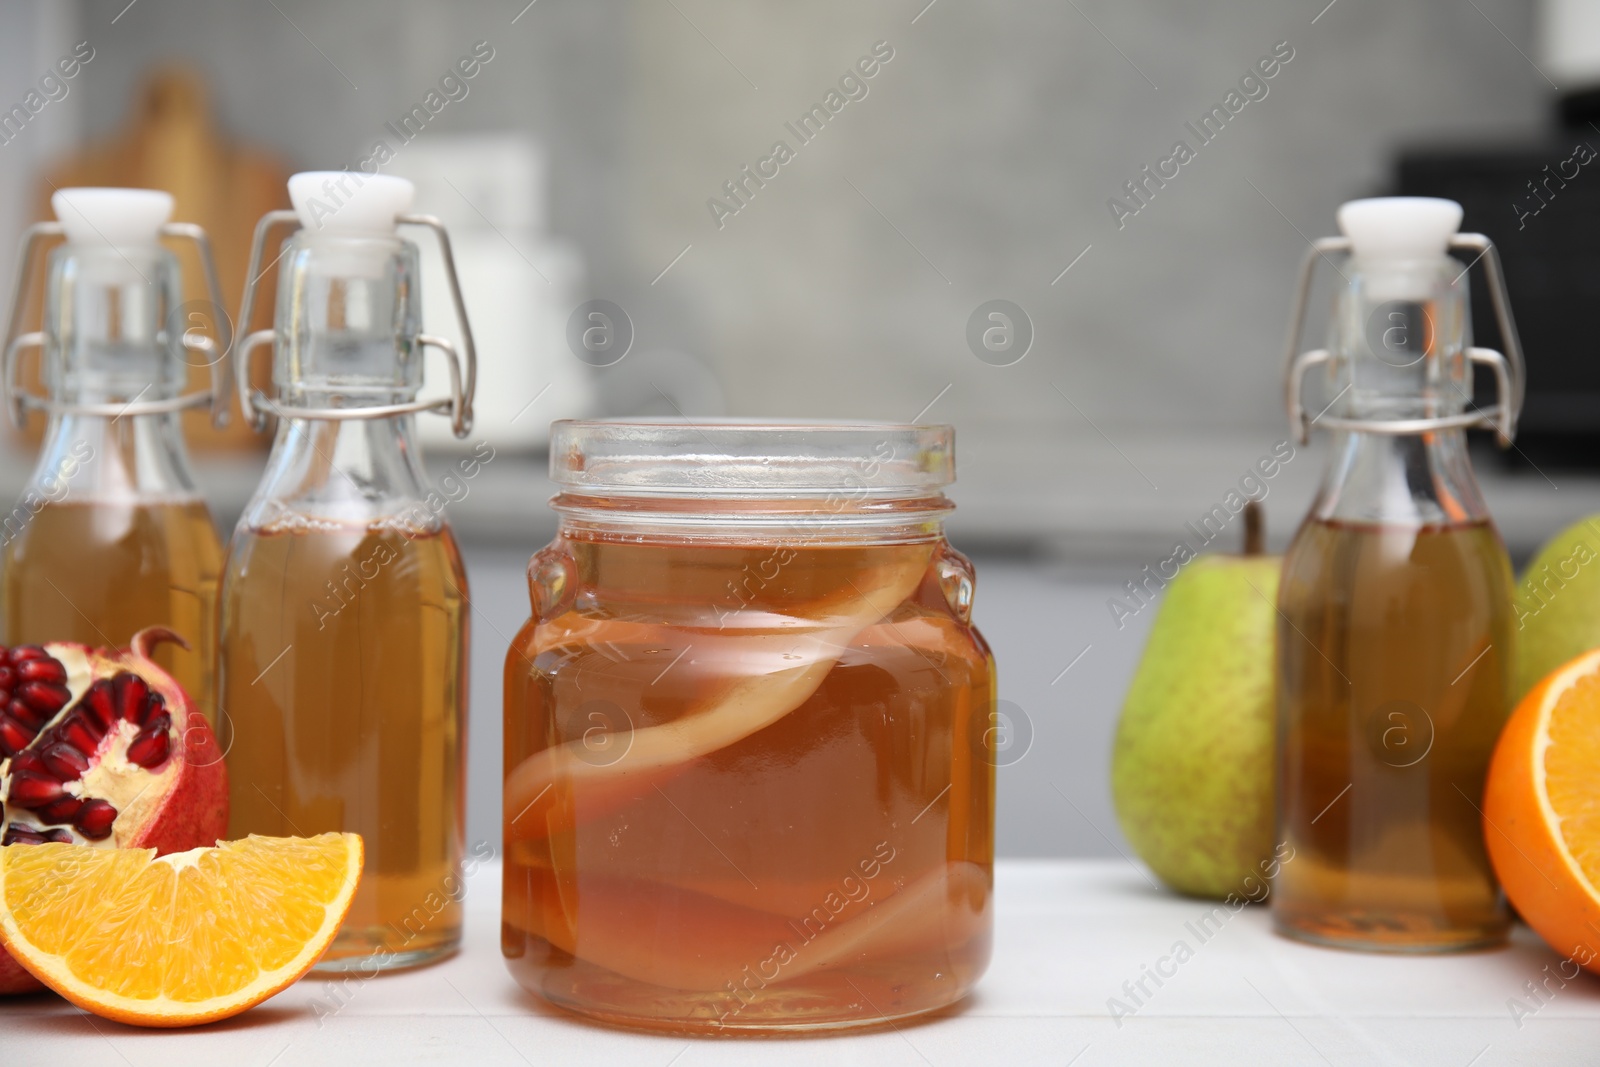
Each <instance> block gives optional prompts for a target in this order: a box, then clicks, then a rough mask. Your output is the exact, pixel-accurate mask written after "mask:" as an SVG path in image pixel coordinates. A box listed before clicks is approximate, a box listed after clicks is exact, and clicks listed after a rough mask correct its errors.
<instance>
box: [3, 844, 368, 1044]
mask: <svg viewBox="0 0 1600 1067" xmlns="http://www.w3.org/2000/svg"><path fill="white" fill-rule="evenodd" d="M361 861H362V846H361V838H360V837H359V836H357V835H356V834H322V835H320V836H318V837H309V838H308V837H257V836H254V835H252V836H250V837H247V838H245V839H244V840H242V841H227V842H222V843H220V844H218V845H217V846H216V847H215V848H197V849H193V850H192V851H189V852H174V853H169V854H167V855H165V856H161V857H160V858H157V856H156V853H155V850H154V849H148V848H133V849H105V848H93V847H90V846H87V845H59V844H45V845H11V846H9V847H5V848H0V942H4V944H5V947H6V949H7V950H9V951H10V953H11V955H12V956H14V957H16V959H17V961H18V962H19V963H21V964H22V965H23V966H24V967H26V968H27V969H28V971H30V972H31V973H32V974H33V975H34V977H36V978H38V979H39V980H40V981H41V982H43V983H45V985H48V986H49V987H50V988H51V989H54V990H55V991H56V992H57V993H60V994H61V995H62V996H64V997H66V998H67V999H68V1000H70V1001H72V1002H73V1003H74V1004H76V1005H78V1006H79V1007H80V1008H83V1009H85V1010H87V1011H92V1012H94V1013H95V1014H96V1015H100V1016H104V1017H105V1018H107V1019H115V1020H116V1021H118V1022H124V1023H133V1024H135V1025H138V1026H191V1025H194V1024H196V1023H205V1022H213V1021H215V1020H217V1019H226V1018H228V1017H229V1016H231V1015H237V1014H238V1013H239V1012H242V1011H244V1010H245V1009H247V1008H250V1007H252V1006H254V1005H256V1004H259V1003H261V1001H263V1000H265V999H267V998H268V997H270V996H272V995H273V994H274V993H277V992H279V991H280V990H282V989H283V988H284V987H286V986H288V985H289V984H290V983H292V982H293V981H295V979H297V978H299V977H300V976H301V975H303V974H305V973H306V971H307V970H309V969H310V967H311V965H312V964H314V963H315V962H316V961H317V959H318V957H320V956H321V955H322V953H323V952H324V951H325V950H326V949H327V947H328V944H329V942H331V941H332V940H333V937H334V935H335V934H336V933H338V931H339V924H340V923H341V922H343V921H344V916H345V913H346V912H347V911H349V910H350V901H351V899H352V898H353V897H354V896H355V891H356V885H357V883H359V882H360V880H361Z"/></svg>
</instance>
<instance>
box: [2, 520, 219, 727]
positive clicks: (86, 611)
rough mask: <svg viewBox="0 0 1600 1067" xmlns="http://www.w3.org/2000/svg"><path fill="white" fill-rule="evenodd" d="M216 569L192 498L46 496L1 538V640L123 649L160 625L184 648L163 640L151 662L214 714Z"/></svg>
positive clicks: (213, 544)
mask: <svg viewBox="0 0 1600 1067" xmlns="http://www.w3.org/2000/svg"><path fill="white" fill-rule="evenodd" d="M21 510H22V511H23V512H24V513H25V510H26V509H21ZM8 533H9V531H8ZM221 572H222V545H221V543H220V542H219V540H218V538H217V530H216V527H215V526H214V525H213V524H212V522H211V515H210V513H209V512H208V511H207V510H206V506H205V504H203V503H201V502H200V501H198V500H189V501H177V502H173V503H143V502H141V503H134V502H131V501H127V502H125V501H117V500H83V501H78V500H68V501H62V502H52V503H46V504H45V505H44V506H43V507H41V508H40V509H39V511H38V513H37V514H35V515H33V517H32V518H31V519H28V520H26V521H25V524H23V525H22V528H21V530H20V532H19V533H18V534H16V535H15V536H9V537H8V538H7V540H6V544H5V618H6V636H5V641H6V643H7V644H23V643H31V644H37V643H41V642H45V641H79V642H82V643H83V644H86V645H93V646H105V645H112V646H116V647H119V648H125V647H127V644H128V640H129V639H130V638H131V637H132V636H133V635H134V634H135V633H137V632H138V631H139V630H142V629H144V628H145V627H146V626H165V627H167V628H169V629H171V630H173V631H175V632H176V633H178V634H179V635H181V636H182V637H183V638H184V640H186V641H188V642H189V648H188V649H183V648H180V647H179V646H177V645H175V644H163V645H161V646H159V647H158V648H157V649H156V653H155V660H156V662H157V663H159V664H160V665H161V666H162V667H163V668H165V669H166V670H167V671H169V672H171V674H172V676H173V677H174V678H176V679H177V680H178V684H179V685H181V686H183V689H184V692H186V693H188V694H189V696H190V697H191V698H192V699H193V700H194V701H195V705H196V707H198V708H199V709H200V710H201V712H202V713H203V714H205V715H206V716H207V717H208V718H211V719H212V720H213V721H215V714H214V709H215V707H216V679H215V670H216V610H217V584H218V578H219V576H220V574H221Z"/></svg>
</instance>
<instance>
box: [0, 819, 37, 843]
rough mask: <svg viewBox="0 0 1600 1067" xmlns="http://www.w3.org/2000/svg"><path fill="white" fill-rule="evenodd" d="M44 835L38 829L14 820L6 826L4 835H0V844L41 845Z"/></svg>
mask: <svg viewBox="0 0 1600 1067" xmlns="http://www.w3.org/2000/svg"><path fill="white" fill-rule="evenodd" d="M42 844H44V835H43V834H41V833H40V832H39V831H37V830H34V829H32V828H31V827H27V826H24V825H22V824H21V823H20V822H14V823H12V824H11V825H10V826H8V827H6V832H5V836H4V837H0V845H42Z"/></svg>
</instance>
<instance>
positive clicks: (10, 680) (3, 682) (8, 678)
mask: <svg viewBox="0 0 1600 1067" xmlns="http://www.w3.org/2000/svg"><path fill="white" fill-rule="evenodd" d="M16 684H17V669H16V668H15V667H13V666H11V665H9V664H7V665H6V666H3V667H0V689H10V688H11V687H12V686H14V685H16Z"/></svg>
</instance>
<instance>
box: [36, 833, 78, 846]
mask: <svg viewBox="0 0 1600 1067" xmlns="http://www.w3.org/2000/svg"><path fill="white" fill-rule="evenodd" d="M44 840H45V841H48V842H52V843H54V844H57V845H70V844H72V834H71V833H69V832H68V831H66V830H49V831H47V832H46V833H45V835H44ZM43 843H44V842H43V841H41V842H40V844H43Z"/></svg>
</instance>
